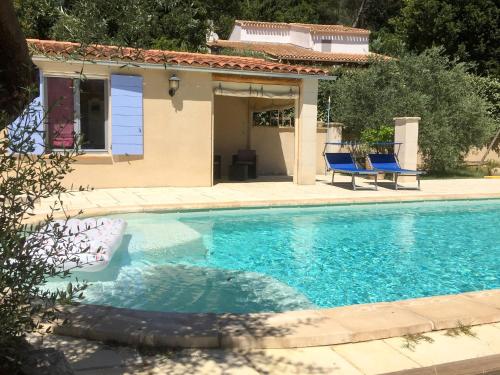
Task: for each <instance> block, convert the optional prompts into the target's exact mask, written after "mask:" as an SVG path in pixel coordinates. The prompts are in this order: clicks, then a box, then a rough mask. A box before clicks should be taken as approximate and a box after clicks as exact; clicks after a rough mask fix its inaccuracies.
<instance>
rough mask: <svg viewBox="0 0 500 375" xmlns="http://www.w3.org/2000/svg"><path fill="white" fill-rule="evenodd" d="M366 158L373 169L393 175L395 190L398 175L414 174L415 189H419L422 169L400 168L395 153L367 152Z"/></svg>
mask: <svg viewBox="0 0 500 375" xmlns="http://www.w3.org/2000/svg"><path fill="white" fill-rule="evenodd" d="M368 159H369V160H370V163H371V165H372V167H373V169H374V170H376V171H378V172H383V173H389V174H393V175H394V188H395V189H396V190H398V177H399V176H416V177H417V184H418V187H417V189H418V190H420V175H422V174H425V172H424V171H417V170H413V169H404V168H401V166H400V165H399V161H398V158H397V157H396V155H395V154H369V155H368Z"/></svg>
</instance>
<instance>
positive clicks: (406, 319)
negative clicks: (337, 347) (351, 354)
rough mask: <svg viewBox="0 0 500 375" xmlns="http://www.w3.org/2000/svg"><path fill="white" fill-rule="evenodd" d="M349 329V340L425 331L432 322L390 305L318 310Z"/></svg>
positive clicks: (371, 338) (373, 338)
mask: <svg viewBox="0 0 500 375" xmlns="http://www.w3.org/2000/svg"><path fill="white" fill-rule="evenodd" d="M320 311H321V314H323V315H325V316H328V317H330V318H332V319H334V320H336V321H337V322H339V323H340V324H341V325H342V326H344V327H346V328H347V329H349V330H350V331H351V332H352V339H353V342H356V341H366V340H375V339H380V338H385V337H392V336H401V335H405V334H408V333H415V332H423V331H429V330H431V328H432V324H431V322H430V320H429V319H426V318H423V317H421V316H419V315H417V314H414V313H412V312H411V311H408V310H404V309H400V308H397V307H395V306H394V305H393V304H387V303H380V304H372V305H354V306H346V307H339V308H335V309H325V310H320Z"/></svg>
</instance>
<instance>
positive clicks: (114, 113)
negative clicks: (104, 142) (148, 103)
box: [111, 74, 144, 155]
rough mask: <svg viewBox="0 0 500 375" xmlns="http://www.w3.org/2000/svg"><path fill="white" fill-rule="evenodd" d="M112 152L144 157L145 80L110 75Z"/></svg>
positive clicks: (136, 77)
mask: <svg viewBox="0 0 500 375" xmlns="http://www.w3.org/2000/svg"><path fill="white" fill-rule="evenodd" d="M111 133H112V135H111V151H112V154H113V155H142V154H143V153H144V143H143V113H142V77H140V76H126V75H119V74H112V75H111Z"/></svg>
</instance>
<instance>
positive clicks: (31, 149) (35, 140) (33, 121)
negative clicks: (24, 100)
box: [7, 71, 45, 155]
mask: <svg viewBox="0 0 500 375" xmlns="http://www.w3.org/2000/svg"><path fill="white" fill-rule="evenodd" d="M39 79H40V85H39V91H40V92H39V94H38V97H36V98H35V99H33V101H32V102H31V103H30V104H29V105H28V107H27V108H26V109H25V110H24V112H23V113H22V114H21V115H20V116H19V117H18V118H17V119H15V120H14V122H12V123H11V124H10V125H9V126H8V127H7V132H8V135H9V139H10V140H11V143H12V148H11V151H12V152H18V153H32V154H36V155H41V154H43V153H44V151H45V141H44V139H45V137H44V134H45V132H44V110H43V93H44V82H43V74H42V71H39ZM34 126H36V129H35V128H34ZM29 135H31V137H30V138H31V141H28V138H27V137H28V136H29Z"/></svg>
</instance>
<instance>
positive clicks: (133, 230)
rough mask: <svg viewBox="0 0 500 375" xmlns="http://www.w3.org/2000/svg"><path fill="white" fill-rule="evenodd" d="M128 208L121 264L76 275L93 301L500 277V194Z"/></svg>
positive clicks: (249, 301) (454, 285) (301, 300)
mask: <svg viewBox="0 0 500 375" xmlns="http://www.w3.org/2000/svg"><path fill="white" fill-rule="evenodd" d="M117 216H118V215H117ZM119 217H122V218H124V219H125V220H127V222H128V229H127V232H126V236H125V238H124V241H123V243H122V246H121V248H120V249H119V251H118V252H117V253H116V255H115V257H114V258H113V261H112V263H111V264H110V266H109V267H108V268H107V269H106V270H104V271H102V272H98V273H75V275H74V276H75V277H78V278H79V279H82V278H83V279H87V280H88V281H89V282H90V286H89V289H88V290H87V292H86V302H88V303H97V304H103V305H112V306H117V307H129V308H135V309H145V310H155V311H183V312H256V311H285V310H294V309H307V308H317V307H320V308H325V307H333V306H341V305H350V304H357V303H369V302H379V301H393V300H399V299H406V298H413V297H423V296H433V295H442V294H452V293H460V292H467V291H473V290H482V289H493V288H500V200H481V201H455V202H450V201H441V202H419V203H397V204H392V203H391V204H370V205H351V206H322V207H313V208H270V209H248V210H229V211H228V210H226V211H204V212H190V213H189V212H186V213H176V214H173V213H141V214H126V215H119ZM49 285H50V286H51V287H57V286H59V285H62V284H60V283H58V282H57V281H53V282H51V283H49Z"/></svg>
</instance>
